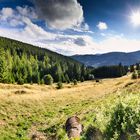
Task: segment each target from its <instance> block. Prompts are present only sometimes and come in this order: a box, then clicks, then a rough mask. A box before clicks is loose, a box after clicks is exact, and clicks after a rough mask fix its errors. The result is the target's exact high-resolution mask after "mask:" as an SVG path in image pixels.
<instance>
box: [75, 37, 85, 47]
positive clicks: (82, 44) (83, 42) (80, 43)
mask: <svg viewBox="0 0 140 140" xmlns="http://www.w3.org/2000/svg"><path fill="white" fill-rule="evenodd" d="M74 43H75V44H77V45H79V46H86V41H85V40H84V39H83V38H82V37H81V38H80V37H79V38H76V39H75V40H74Z"/></svg>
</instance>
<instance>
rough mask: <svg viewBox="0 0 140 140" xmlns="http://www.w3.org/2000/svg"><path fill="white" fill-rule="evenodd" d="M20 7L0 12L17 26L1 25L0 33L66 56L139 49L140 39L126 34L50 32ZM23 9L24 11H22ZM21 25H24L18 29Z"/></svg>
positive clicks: (10, 22) (12, 24)
mask: <svg viewBox="0 0 140 140" xmlns="http://www.w3.org/2000/svg"><path fill="white" fill-rule="evenodd" d="M17 9H18V10H17ZM17 9H16V10H13V9H10V10H5V9H4V10H3V9H2V11H3V12H2V11H0V16H4V15H7V18H6V19H5V21H4V22H7V24H10V25H11V26H14V28H6V27H5V28H4V27H1V26H0V36H4V37H8V38H12V39H16V40H19V41H23V42H26V43H30V44H33V45H37V46H41V47H44V48H47V49H50V50H52V51H56V52H58V53H61V54H64V55H74V54H96V53H106V52H112V51H124V52H131V51H136V50H140V40H132V39H131V40H130V39H126V38H125V37H124V35H123V34H121V35H118V36H113V35H108V36H107V35H106V34H101V35H102V36H106V38H105V39H104V40H103V41H100V42H96V41H94V40H93V37H91V36H90V35H76V34H74V35H69V34H65V33H60V32H58V33H57V32H55V33H53V32H48V31H46V30H45V29H43V28H42V27H40V26H38V25H37V24H35V23H33V21H32V18H31V17H30V16H29V13H28V12H27V11H29V10H27V7H26V8H25V9H22V8H17ZM19 9H20V10H19ZM10 11H12V12H10ZM21 11H24V12H23V13H20V12H21ZM25 11H26V12H25ZM17 12H18V13H17ZM27 13H28V14H27ZM34 14H35V13H34ZM11 17H12V18H11ZM35 17H36V16H35ZM35 17H34V18H35ZM1 22H2V20H1ZM18 25H24V26H23V27H22V28H18V27H17V26H18ZM85 26H87V25H85ZM88 28H89V27H88V26H87V27H85V29H87V30H88Z"/></svg>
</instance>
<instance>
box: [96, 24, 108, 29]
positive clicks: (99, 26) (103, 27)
mask: <svg viewBox="0 0 140 140" xmlns="http://www.w3.org/2000/svg"><path fill="white" fill-rule="evenodd" d="M97 27H98V29H99V30H107V29H108V26H107V24H106V23H105V22H99V23H98V25H97Z"/></svg>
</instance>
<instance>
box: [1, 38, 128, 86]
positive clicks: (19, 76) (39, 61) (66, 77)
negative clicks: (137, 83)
mask: <svg viewBox="0 0 140 140" xmlns="http://www.w3.org/2000/svg"><path fill="white" fill-rule="evenodd" d="M127 69H128V67H124V66H122V65H121V64H119V65H118V66H110V67H106V66H105V67H100V68H96V69H94V68H93V67H86V66H84V65H83V64H81V63H80V62H78V61H76V60H73V59H72V58H69V57H66V56H63V55H60V54H57V53H55V52H52V51H49V50H47V49H44V48H40V47H36V46H33V45H29V44H26V43H22V42H19V41H15V40H12V39H7V38H3V37H0V82H1V83H17V84H24V83H31V84H32V83H38V84H48V85H50V84H52V83H53V82H62V83H64V82H65V83H70V82H72V81H75V80H76V81H84V80H93V77H94V78H95V77H96V78H110V77H121V76H123V75H125V74H126V73H127V71H128V70H127Z"/></svg>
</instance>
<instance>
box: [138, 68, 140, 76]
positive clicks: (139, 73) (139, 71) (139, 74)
mask: <svg viewBox="0 0 140 140" xmlns="http://www.w3.org/2000/svg"><path fill="white" fill-rule="evenodd" d="M138 78H140V70H138Z"/></svg>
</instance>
